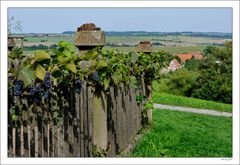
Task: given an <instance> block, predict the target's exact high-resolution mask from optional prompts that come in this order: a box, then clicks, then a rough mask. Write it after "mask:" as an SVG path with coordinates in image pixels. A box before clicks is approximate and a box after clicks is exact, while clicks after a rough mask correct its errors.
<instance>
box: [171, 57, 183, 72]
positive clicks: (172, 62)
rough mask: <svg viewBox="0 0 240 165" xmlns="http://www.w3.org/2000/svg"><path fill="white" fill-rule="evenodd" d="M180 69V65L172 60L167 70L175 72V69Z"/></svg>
mask: <svg viewBox="0 0 240 165" xmlns="http://www.w3.org/2000/svg"><path fill="white" fill-rule="evenodd" d="M181 67H182V66H181V64H180V63H179V62H178V60H176V59H173V60H172V61H171V62H170V64H169V67H168V70H169V71H175V70H177V69H179V68H181Z"/></svg>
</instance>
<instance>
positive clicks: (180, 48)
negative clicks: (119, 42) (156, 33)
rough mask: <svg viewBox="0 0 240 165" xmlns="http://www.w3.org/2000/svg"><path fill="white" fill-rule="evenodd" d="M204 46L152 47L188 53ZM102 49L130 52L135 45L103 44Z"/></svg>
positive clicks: (202, 48)
mask: <svg viewBox="0 0 240 165" xmlns="http://www.w3.org/2000/svg"><path fill="white" fill-rule="evenodd" d="M205 48H206V46H161V47H153V50H154V51H166V52H169V53H190V52H193V51H200V52H203V50H204V49H205ZM103 49H107V50H119V51H123V52H130V51H136V47H109V46H105V47H103Z"/></svg>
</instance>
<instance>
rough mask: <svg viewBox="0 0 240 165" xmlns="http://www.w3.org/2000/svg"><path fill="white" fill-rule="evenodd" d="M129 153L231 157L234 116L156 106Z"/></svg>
mask: <svg viewBox="0 0 240 165" xmlns="http://www.w3.org/2000/svg"><path fill="white" fill-rule="evenodd" d="M129 156H130V157H231V156H232V118H227V117H216V116H207V115H201V114H193V113H187V112H177V111H168V110H159V109H158V110H154V111H153V124H152V127H150V128H149V129H147V130H145V132H144V133H143V137H142V138H141V139H140V141H139V142H138V144H137V145H136V146H135V148H134V150H133V152H132V153H131V154H130V155H129Z"/></svg>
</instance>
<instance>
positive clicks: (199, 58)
mask: <svg viewBox="0 0 240 165" xmlns="http://www.w3.org/2000/svg"><path fill="white" fill-rule="evenodd" d="M191 54H192V55H193V57H194V59H195V60H201V59H202V58H203V56H202V54H201V52H199V51H195V52H191Z"/></svg>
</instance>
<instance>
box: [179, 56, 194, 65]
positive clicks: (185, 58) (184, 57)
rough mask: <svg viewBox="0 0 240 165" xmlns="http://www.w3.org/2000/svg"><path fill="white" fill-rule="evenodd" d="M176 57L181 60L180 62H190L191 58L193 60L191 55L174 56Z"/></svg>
mask: <svg viewBox="0 0 240 165" xmlns="http://www.w3.org/2000/svg"><path fill="white" fill-rule="evenodd" d="M176 56H178V57H179V58H180V59H181V62H183V63H184V62H185V61H186V60H190V59H191V58H193V55H192V54H176Z"/></svg>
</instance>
